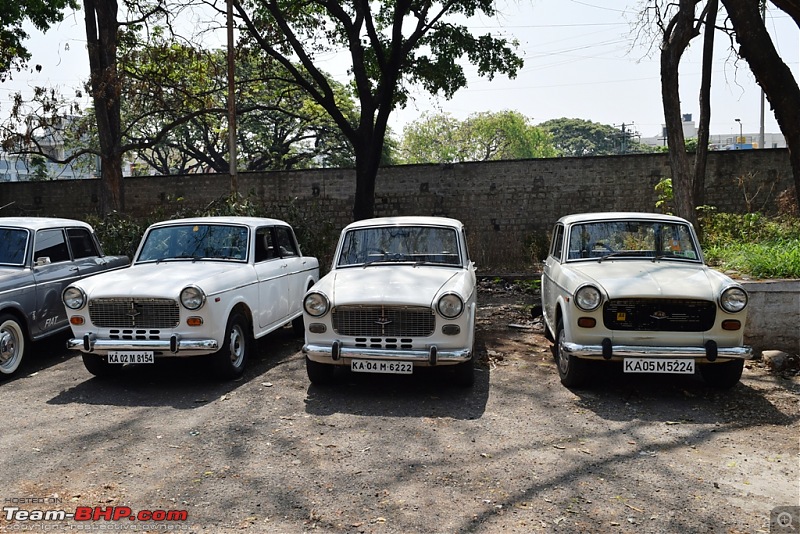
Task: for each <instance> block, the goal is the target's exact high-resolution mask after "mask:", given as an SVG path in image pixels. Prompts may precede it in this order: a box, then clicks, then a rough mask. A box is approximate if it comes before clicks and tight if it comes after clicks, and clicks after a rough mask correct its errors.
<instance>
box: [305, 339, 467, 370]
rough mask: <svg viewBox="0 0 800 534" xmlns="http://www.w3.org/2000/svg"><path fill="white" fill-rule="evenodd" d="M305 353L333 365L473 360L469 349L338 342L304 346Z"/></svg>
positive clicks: (431, 363) (429, 363)
mask: <svg viewBox="0 0 800 534" xmlns="http://www.w3.org/2000/svg"><path fill="white" fill-rule="evenodd" d="M303 353H304V354H305V355H306V356H308V357H309V358H310V359H311V360H313V361H317V362H320V361H324V362H325V363H331V362H330V360H333V361H334V362H336V361H339V360H341V359H342V358H348V359H352V358H364V359H367V360H400V361H405V362H417V363H425V364H428V365H437V364H449V363H461V362H466V361H469V360H470V359H471V358H472V351H470V350H469V349H457V350H439V349H438V348H437V347H436V346H431V347H429V348H428V350H392V349H367V348H358V347H343V346H341V344H340V343H339V342H338V341H336V342H334V343H333V345H314V344H307V345H304V346H303Z"/></svg>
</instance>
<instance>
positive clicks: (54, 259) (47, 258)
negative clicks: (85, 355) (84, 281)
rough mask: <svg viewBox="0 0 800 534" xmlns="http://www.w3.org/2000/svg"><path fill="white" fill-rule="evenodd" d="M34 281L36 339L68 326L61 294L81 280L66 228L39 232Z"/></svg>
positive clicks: (32, 316) (33, 329)
mask: <svg viewBox="0 0 800 534" xmlns="http://www.w3.org/2000/svg"><path fill="white" fill-rule="evenodd" d="M33 247H34V248H33V279H34V284H35V286H36V307H35V309H33V310H31V311H30V312H29V313H30V325H31V334H32V336H33V337H34V338H36V337H40V336H42V335H44V334H46V333H48V332H50V331H54V330H58V329H61V328H65V327H67V325H68V323H67V315H66V313H65V312H64V305H63V304H62V303H61V292H62V291H63V290H64V288H65V287H66V286H67V285H68V284H69V283H71V282H73V281H75V280H77V279H78V278H79V277H80V271H79V269H78V267H77V266H76V265H75V264H74V263H73V262H72V258H71V257H70V253H69V248H68V246H67V240H66V236H65V232H64V229H63V228H50V229H46V230H39V231H37V232H36V234H35V235H34V238H33Z"/></svg>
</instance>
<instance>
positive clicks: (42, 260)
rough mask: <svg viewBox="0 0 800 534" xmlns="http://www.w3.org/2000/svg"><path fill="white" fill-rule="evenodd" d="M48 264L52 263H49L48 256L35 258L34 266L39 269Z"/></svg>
mask: <svg viewBox="0 0 800 534" xmlns="http://www.w3.org/2000/svg"><path fill="white" fill-rule="evenodd" d="M50 263H52V262H51V261H50V256H41V257H39V258H36V263H35V265H36V267H41V266H42V265H50Z"/></svg>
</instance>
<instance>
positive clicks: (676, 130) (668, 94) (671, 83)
mask: <svg viewBox="0 0 800 534" xmlns="http://www.w3.org/2000/svg"><path fill="white" fill-rule="evenodd" d="M695 4H696V1H695V0H680V9H679V10H678V13H676V14H675V17H674V18H673V19H672V20H671V21H670V22H669V25H668V26H667V28H665V29H664V40H663V43H662V45H661V100H662V102H663V106H664V122H665V123H666V128H667V138H668V140H669V141H668V144H669V164H670V168H671V169H672V191H673V201H674V203H675V213H676V215H678V216H680V217H683V218H685V219H687V220H688V221H690V222H691V223H692V224H694V225H695V227H697V226H698V225H697V212H696V210H695V207H696V206H695V204H694V202H693V199H692V192H693V191H694V187H693V185H692V184H693V178H692V174H691V173H690V171H689V156H688V155H687V154H686V140H685V138H684V136H683V120H682V118H681V100H680V92H679V89H678V67H679V66H680V61H681V56H682V55H683V52H684V51H685V50H686V48H687V47H688V46H689V41H691V40H692V38H693V37H694V36H695V35H697V31H696V30H695V28H694V7H695Z"/></svg>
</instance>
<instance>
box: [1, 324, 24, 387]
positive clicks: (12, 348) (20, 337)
mask: <svg viewBox="0 0 800 534" xmlns="http://www.w3.org/2000/svg"><path fill="white" fill-rule="evenodd" d="M24 355H25V332H24V330H22V325H20V324H19V321H17V319H16V317H14V316H13V315H9V314H3V315H0V373H2V374H4V375H10V374H11V373H13V372H14V371H16V370H17V368H18V367H19V364H21V363H22V357H23V356H24Z"/></svg>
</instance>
